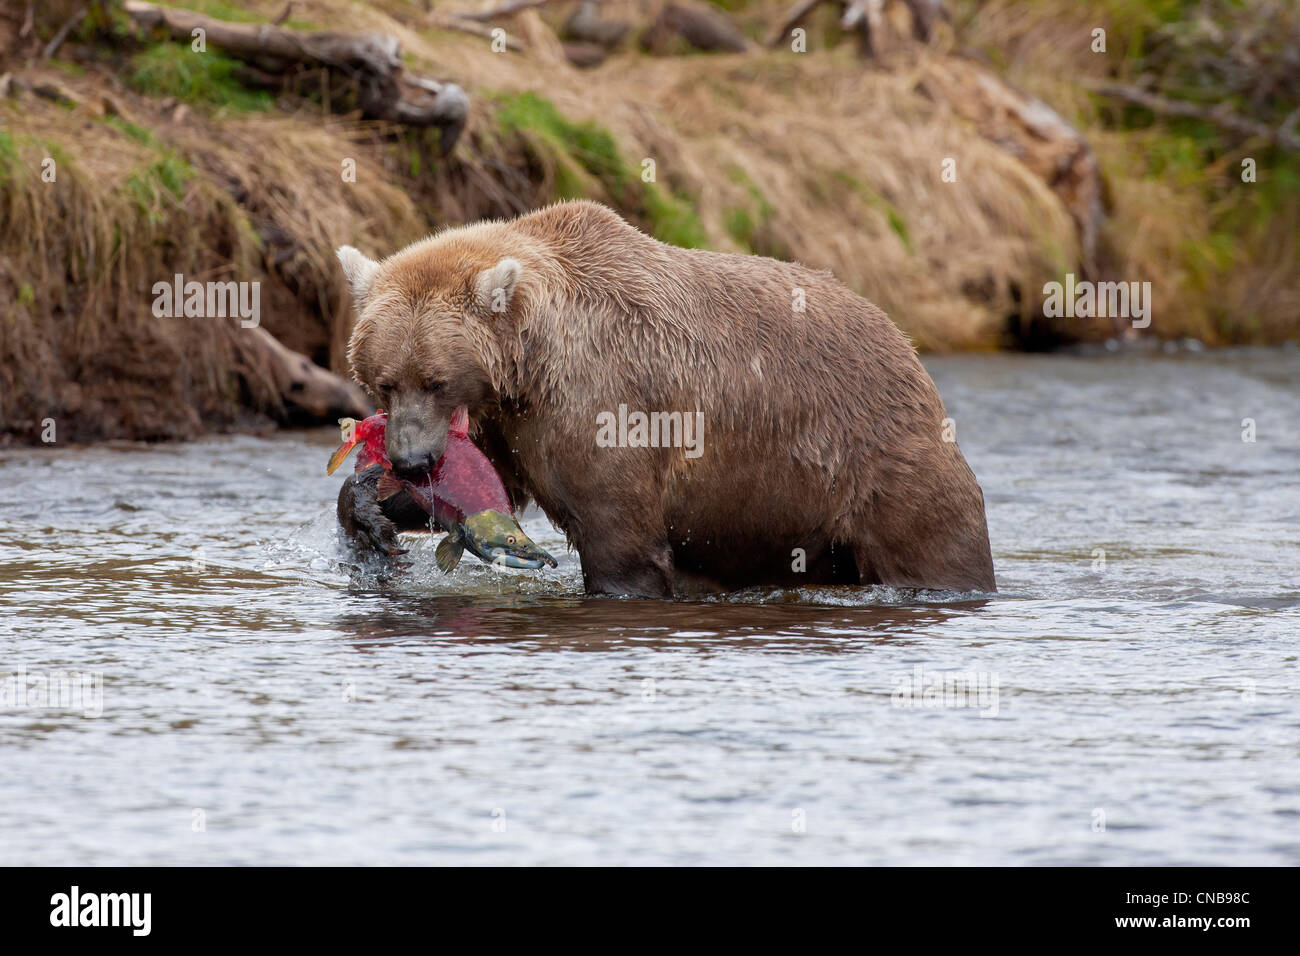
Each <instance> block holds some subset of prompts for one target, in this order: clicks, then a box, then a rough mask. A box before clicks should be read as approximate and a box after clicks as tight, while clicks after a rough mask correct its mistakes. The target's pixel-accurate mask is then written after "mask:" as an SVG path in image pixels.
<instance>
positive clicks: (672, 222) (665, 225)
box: [497, 93, 708, 249]
mask: <svg viewBox="0 0 1300 956" xmlns="http://www.w3.org/2000/svg"><path fill="white" fill-rule="evenodd" d="M497 103H498V111H497V121H498V122H499V123H500V126H501V131H502V133H503V134H506V135H510V134H517V133H525V134H527V135H529V136H530V137H531V138H533V139H534V140H535V141H540V142H541V143H542V144H544V145H545V148H546V149H547V150H548V151H549V153H550V155H551V158H552V159H553V160H554V163H555V191H556V196H557V198H559V199H584V198H592V197H593V196H599V195H600V193H601V192H602V191H603V192H604V193H605V194H606V195H608V197H609V198H610V200H611V201H612V202H613V203H614V204H615V205H617V206H618V207H619V208H620V209H621V210H623V211H624V212H626V213H628V214H629V215H631V216H633V217H634V218H638V219H641V220H642V221H644V222H645V224H646V226H647V227H648V228H649V229H650V232H651V233H652V234H653V235H654V236H655V238H657V239H659V240H660V241H661V242H667V243H671V244H672V245H675V246H683V247H685V248H691V249H698V248H703V247H704V246H706V245H707V244H708V236H707V233H706V232H705V230H704V226H703V224H702V223H701V222H700V219H699V216H698V215H697V214H696V212H695V210H694V208H692V206H691V203H690V202H689V201H688V200H687V199H685V198H683V197H681V196H678V195H676V194H675V193H673V192H672V191H671V190H669V189H665V188H663V187H662V186H660V185H659V184H657V183H646V182H643V181H642V180H641V176H640V173H639V171H637V170H634V169H633V167H631V166H629V165H628V163H627V161H626V160H625V159H624V158H623V156H622V154H621V153H620V152H619V149H618V144H617V142H616V141H615V140H614V136H613V134H611V133H610V132H609V130H607V129H605V128H604V127H603V126H600V125H598V124H596V123H592V122H574V121H572V120H570V119H568V118H566V117H565V116H563V115H562V114H561V113H560V111H559V110H558V109H556V108H555V104H554V103H552V102H551V101H550V100H546V99H543V98H542V97H540V96H538V95H536V94H535V93H518V94H511V95H505V96H500V97H498V98H497ZM593 185H595V186H596V187H597V188H594V189H593Z"/></svg>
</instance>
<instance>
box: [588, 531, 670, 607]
mask: <svg viewBox="0 0 1300 956" xmlns="http://www.w3.org/2000/svg"><path fill="white" fill-rule="evenodd" d="M620 533H623V534H625V529H613V528H611V529H609V533H608V534H602V533H601V532H600V531H599V530H596V531H594V532H592V533H591V535H590V537H589V538H588V539H587V540H584V541H583V542H582V543H581V544H579V545H578V557H579V558H580V559H581V560H582V586H583V588H584V589H585V590H586V591H587V593H588V594H610V595H617V596H619V597H646V598H670V597H672V596H673V587H672V549H671V548H669V546H668V542H667V541H658V542H657V541H645V540H628V539H627V538H626V537H619V535H620Z"/></svg>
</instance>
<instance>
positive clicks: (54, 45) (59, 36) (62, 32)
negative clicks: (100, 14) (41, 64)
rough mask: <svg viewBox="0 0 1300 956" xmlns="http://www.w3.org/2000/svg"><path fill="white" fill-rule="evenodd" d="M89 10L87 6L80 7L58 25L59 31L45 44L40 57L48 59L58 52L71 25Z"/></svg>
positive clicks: (83, 17)
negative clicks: (64, 21) (63, 22)
mask: <svg viewBox="0 0 1300 956" xmlns="http://www.w3.org/2000/svg"><path fill="white" fill-rule="evenodd" d="M89 12H90V11H89V8H87V7H82V8H81V9H80V10H78V11H77V12H76V13H74V14H73V15H72V16H71V17H69V18H68V22H67V23H65V24H63V26H61V27H59V32H58V33H56V34H54V38H53V39H52V40H50V42H49V43H48V44H46V46H45V51H44V52H43V53H42V54H41V59H42V60H48V59H49V58H50V57H52V56H54V54H55V53H57V52H58V49H59V47H61V46H62V45H63V41H64V40H66V39H67V38H68V34H69V33H71V32H72V29H73V27H75V26H76V25H77V24H78V23H80V22H81V21H82V20H83V19H85V16H86V14H87V13H89Z"/></svg>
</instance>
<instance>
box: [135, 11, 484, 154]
mask: <svg viewBox="0 0 1300 956" xmlns="http://www.w3.org/2000/svg"><path fill="white" fill-rule="evenodd" d="M123 7H124V9H125V10H126V12H127V13H128V14H129V15H130V16H131V18H132V19H133V20H135V22H136V23H139V24H140V25H142V26H145V27H148V28H150V29H163V30H165V31H166V32H167V33H168V34H169V35H170V36H171V37H172V38H173V39H177V40H183V41H185V42H189V40H190V39H191V31H193V30H195V29H196V28H197V29H202V30H203V31H204V33H205V36H206V39H207V42H208V43H211V44H212V45H213V46H216V47H219V48H221V49H222V50H224V51H225V52H227V53H229V54H230V55H231V56H234V57H236V58H238V59H240V60H244V61H245V62H249V63H251V64H253V65H254V66H255V67H256V68H258V69H260V70H262V71H263V72H269V71H271V70H272V69H275V70H278V71H280V72H285V71H288V70H289V69H292V68H293V67H295V66H299V65H304V64H305V65H312V66H324V67H327V68H329V69H333V70H338V71H339V72H341V73H344V74H346V75H347V76H350V77H354V78H356V79H357V80H358V81H359V83H358V98H359V103H360V106H361V112H362V115H364V116H365V117H366V118H368V119H378V120H389V121H392V122H396V123H402V124H405V125H407V126H419V127H426V126H434V127H438V128H440V129H441V130H442V151H443V153H447V152H449V151H450V150H451V147H452V146H453V145H454V144H455V142H456V138H457V137H458V136H459V135H460V132H461V130H462V129H464V127H465V120H466V117H467V116H468V114H469V100H468V98H467V97H466V96H465V91H464V90H462V89H461V88H460V87H459V86H457V85H455V84H454V83H440V82H438V81H436V80H432V79H428V78H425V77H421V76H418V75H416V74H412V73H408V72H407V71H406V70H405V69H404V68H403V66H402V55H401V54H402V51H401V46H400V45H399V44H398V42H397V39H396V38H395V37H391V36H386V35H384V34H378V33H364V34H352V33H335V32H331V31H321V32H315V31H307V30H292V29H289V28H287V27H278V26H271V25H267V24H245V23H228V22H226V21H224V20H216V19H213V18H212V17H208V16H204V15H203V14H200V13H194V12H193V11H191V10H182V9H178V8H173V7H159V6H155V5H154V4H152V3H146V2H144V0H126V2H125V3H124V4H123Z"/></svg>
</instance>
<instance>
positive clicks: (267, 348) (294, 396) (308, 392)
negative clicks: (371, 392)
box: [232, 327, 374, 419]
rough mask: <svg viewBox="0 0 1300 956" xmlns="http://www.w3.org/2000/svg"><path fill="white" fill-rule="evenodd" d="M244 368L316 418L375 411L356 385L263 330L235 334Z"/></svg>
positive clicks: (293, 404) (363, 413)
mask: <svg viewBox="0 0 1300 956" xmlns="http://www.w3.org/2000/svg"><path fill="white" fill-rule="evenodd" d="M232 337H233V340H234V343H235V347H236V348H237V349H238V350H239V353H240V358H241V359H242V362H243V365H244V368H245V369H246V370H247V372H248V373H249V374H252V375H254V376H256V377H257V378H258V379H260V380H262V381H263V382H264V383H265V384H266V385H267V386H268V387H269V388H271V389H273V390H274V391H275V392H276V393H277V394H279V396H280V398H281V399H282V400H283V401H284V402H285V403H286V404H287V405H291V406H296V407H297V408H299V409H301V410H302V411H304V412H306V413H307V414H308V415H311V416H312V417H313V418H319V419H334V418H340V417H348V418H358V419H360V418H365V417H366V416H367V415H369V414H370V413H371V412H373V411H374V407H373V406H372V405H371V403H370V400H369V399H368V398H366V395H365V393H364V392H362V391H361V389H360V388H358V387H357V386H356V385H354V384H352V383H351V382H349V381H347V380H346V379H344V378H342V377H341V376H338V375H335V374H334V373H333V372H331V371H328V370H327V369H323V368H321V367H320V366H319V365H317V364H316V363H315V362H313V361H312V360H311V359H309V358H307V356H305V355H303V354H302V353H301V352H295V351H293V349H290V348H288V347H287V346H285V345H283V344H282V343H281V342H280V341H279V340H278V339H277V338H275V336H273V335H272V334H271V333H270V332H268V331H266V330H265V329H263V328H261V327H257V328H251V329H239V330H238V331H235V332H233V334H232Z"/></svg>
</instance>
